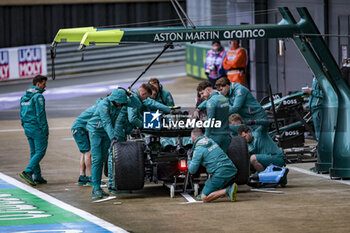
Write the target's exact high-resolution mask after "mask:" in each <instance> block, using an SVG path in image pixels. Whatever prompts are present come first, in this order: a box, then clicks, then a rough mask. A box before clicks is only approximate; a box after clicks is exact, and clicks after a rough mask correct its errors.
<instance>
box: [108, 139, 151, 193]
mask: <svg viewBox="0 0 350 233" xmlns="http://www.w3.org/2000/svg"><path fill="white" fill-rule="evenodd" d="M113 154H114V168H115V171H114V174H115V175H114V178H115V180H114V182H115V187H116V189H117V190H137V189H142V188H143V185H144V177H145V167H144V151H143V144H142V142H133V141H128V142H117V143H115V144H114V145H113Z"/></svg>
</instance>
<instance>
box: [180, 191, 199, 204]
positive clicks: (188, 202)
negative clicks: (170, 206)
mask: <svg viewBox="0 0 350 233" xmlns="http://www.w3.org/2000/svg"><path fill="white" fill-rule="evenodd" d="M181 195H182V196H183V197H184V198H185V199H186V200H187V202H180V203H179V204H181V205H186V204H193V203H203V201H196V200H195V199H194V198H193V197H191V196H190V194H188V193H181Z"/></svg>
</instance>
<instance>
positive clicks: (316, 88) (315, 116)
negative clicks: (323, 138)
mask: <svg viewBox="0 0 350 233" xmlns="http://www.w3.org/2000/svg"><path fill="white" fill-rule="evenodd" d="M305 92H306V93H309V94H310V97H309V107H310V111H311V114H312V121H313V123H314V129H315V136H316V140H317V141H318V139H319V136H320V128H321V120H322V103H323V100H322V99H323V92H322V89H321V87H320V85H319V84H318V81H317V79H316V78H314V79H313V80H312V88H310V89H309V90H307V91H305Z"/></svg>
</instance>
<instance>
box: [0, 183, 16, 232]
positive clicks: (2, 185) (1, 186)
mask: <svg viewBox="0 0 350 233" xmlns="http://www.w3.org/2000/svg"><path fill="white" fill-rule="evenodd" d="M15 188H17V187H16V186H14V185H12V184H9V183H7V182H6V181H5V180H3V179H1V178H0V189H15ZM0 232H1V231H0Z"/></svg>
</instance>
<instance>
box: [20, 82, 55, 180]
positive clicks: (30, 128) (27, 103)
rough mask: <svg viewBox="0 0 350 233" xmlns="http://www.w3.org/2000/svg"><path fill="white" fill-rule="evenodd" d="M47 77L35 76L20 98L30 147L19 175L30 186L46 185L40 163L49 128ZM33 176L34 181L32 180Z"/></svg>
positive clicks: (23, 123)
mask: <svg viewBox="0 0 350 233" xmlns="http://www.w3.org/2000/svg"><path fill="white" fill-rule="evenodd" d="M46 81H47V77H45V76H41V75H37V76H35V77H34V78H33V86H30V87H29V89H28V90H27V91H26V93H25V94H24V95H23V96H22V98H21V102H20V106H21V113H20V114H21V124H22V127H23V128H24V133H25V135H26V136H27V139H28V142H29V147H30V162H29V164H28V166H27V168H26V169H25V170H24V171H23V172H21V173H20V174H19V176H20V177H21V178H23V179H24V180H25V181H26V182H27V183H29V184H30V185H33V186H35V185H36V184H46V183H47V181H46V180H45V179H44V178H43V177H42V176H41V169H40V165H39V163H40V161H41V160H42V158H43V157H44V155H45V153H46V148H47V143H48V137H49V126H48V124H47V119H46V112H45V98H44V96H43V95H42V93H43V92H44V91H45V87H46ZM33 174H34V180H33Z"/></svg>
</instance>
